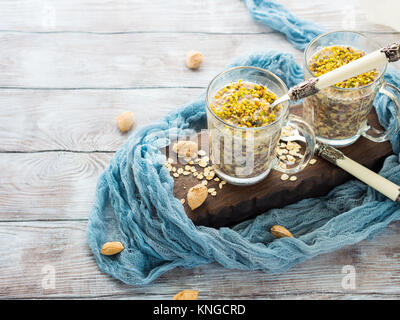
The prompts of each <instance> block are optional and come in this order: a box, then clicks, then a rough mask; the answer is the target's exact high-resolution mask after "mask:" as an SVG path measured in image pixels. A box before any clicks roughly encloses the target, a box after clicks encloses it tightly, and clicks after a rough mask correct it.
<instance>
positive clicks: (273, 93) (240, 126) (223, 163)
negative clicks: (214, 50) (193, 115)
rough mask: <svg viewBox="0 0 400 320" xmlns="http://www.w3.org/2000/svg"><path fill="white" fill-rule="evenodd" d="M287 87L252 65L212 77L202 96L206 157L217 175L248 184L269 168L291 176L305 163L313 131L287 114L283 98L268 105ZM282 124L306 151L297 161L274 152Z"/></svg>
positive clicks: (264, 174)
mask: <svg viewBox="0 0 400 320" xmlns="http://www.w3.org/2000/svg"><path fill="white" fill-rule="evenodd" d="M287 90H288V89H287V87H286V85H285V84H284V83H283V82H282V80H281V79H279V78H278V77H277V76H276V75H274V74H273V73H271V72H269V71H267V70H264V69H261V68H255V67H245V66H241V67H234V68H231V69H229V70H227V71H224V72H222V73H220V74H219V75H217V76H216V77H215V78H214V79H213V80H212V81H211V83H210V84H209V86H208V89H207V94H206V105H207V123H208V130H209V137H210V159H211V162H212V164H213V168H214V170H215V172H216V173H217V174H218V175H219V176H220V177H221V178H223V179H224V180H226V181H227V182H229V183H231V184H236V185H250V184H254V183H257V182H259V181H261V180H262V179H264V178H265V177H266V176H267V175H268V173H269V172H270V170H271V169H272V168H274V169H277V170H279V171H281V172H285V173H289V174H292V173H295V172H298V171H300V170H302V169H303V168H304V167H305V166H306V165H307V163H308V162H309V160H310V159H311V158H312V157H313V154H314V146H315V137H314V133H313V130H312V129H311V127H310V126H309V125H308V124H307V122H306V121H304V120H303V119H301V118H300V117H297V116H295V115H292V114H289V104H288V102H285V103H282V104H281V105H278V106H277V107H276V108H274V109H272V108H271V107H270V105H271V104H272V102H273V101H275V99H277V97H278V96H281V95H284V94H285V93H286V92H287ZM283 127H285V128H286V127H287V128H292V129H290V130H295V132H296V133H298V136H297V138H294V139H299V140H300V141H302V143H303V144H304V149H305V151H304V154H302V155H301V157H299V158H297V159H295V157H294V155H295V154H293V156H291V159H290V160H296V161H289V163H287V164H282V162H279V157H280V156H282V154H278V153H277V151H279V141H280V138H281V133H282V132H281V131H282V128H283ZM287 143H292V144H294V142H293V141H289V142H287ZM294 151H296V150H294ZM285 158H286V156H285ZM292 158H293V159H292Z"/></svg>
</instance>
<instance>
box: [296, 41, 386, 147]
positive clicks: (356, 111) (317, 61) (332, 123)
mask: <svg viewBox="0 0 400 320" xmlns="http://www.w3.org/2000/svg"><path fill="white" fill-rule="evenodd" d="M364 55H365V52H363V51H361V50H357V49H354V48H352V47H349V46H331V47H324V48H323V49H321V50H319V51H317V52H316V53H315V54H314V55H313V56H312V57H311V59H310V60H309V61H308V68H309V71H306V73H305V78H306V79H307V78H310V77H312V76H314V77H318V76H320V75H322V74H324V73H327V72H329V71H331V70H334V69H336V68H338V67H341V66H343V65H345V64H347V63H349V62H351V61H354V60H356V59H359V58H361V57H362V56H364ZM310 72H311V73H310ZM378 76H379V74H378V71H377V70H376V69H373V70H371V71H368V72H365V73H363V74H360V75H358V76H356V77H353V78H350V79H347V80H344V81H342V82H340V83H337V84H336V85H335V86H332V87H329V88H326V89H323V90H321V91H319V92H318V93H316V94H314V95H312V96H309V97H307V98H305V99H304V109H303V110H304V111H303V112H304V114H303V116H304V119H305V120H306V121H307V122H308V123H309V124H310V125H311V126H312V127H313V129H314V131H315V134H316V136H317V138H318V137H319V138H323V139H328V140H344V139H349V138H352V137H354V136H357V135H359V132H360V130H362V129H363V128H364V127H365V125H366V123H367V117H368V114H369V113H370V111H371V108H372V106H373V100H374V98H375V94H376V91H377V84H376V83H374V81H375V80H376V79H377V78H378Z"/></svg>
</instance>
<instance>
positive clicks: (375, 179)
mask: <svg viewBox="0 0 400 320" xmlns="http://www.w3.org/2000/svg"><path fill="white" fill-rule="evenodd" d="M336 165H337V166H338V167H340V168H342V169H343V170H345V171H347V172H348V173H350V174H352V175H353V176H355V177H356V178H357V179H359V180H361V181H362V182H364V183H366V184H367V185H369V186H371V187H372V188H374V189H375V190H377V191H379V192H380V193H382V194H383V195H385V196H386V197H388V198H389V199H391V200H393V201H399V190H400V187H399V186H398V185H397V184H395V183H393V182H392V181H389V180H388V179H386V178H384V177H382V176H380V175H379V174H377V173H375V172H373V171H372V170H369V169H368V168H366V167H364V166H363V165H361V164H359V163H358V162H356V161H354V160H351V159H350V158H348V157H346V156H344V158H343V159H339V160H337V162H336Z"/></svg>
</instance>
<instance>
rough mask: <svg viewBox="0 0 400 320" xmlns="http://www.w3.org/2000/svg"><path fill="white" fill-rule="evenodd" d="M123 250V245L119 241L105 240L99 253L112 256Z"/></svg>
mask: <svg viewBox="0 0 400 320" xmlns="http://www.w3.org/2000/svg"><path fill="white" fill-rule="evenodd" d="M122 250H124V246H123V244H122V243H121V242H119V241H112V242H106V243H105V244H103V246H102V247H101V250H100V253H101V254H104V255H106V256H112V255H114V254H117V253H119V252H121V251H122Z"/></svg>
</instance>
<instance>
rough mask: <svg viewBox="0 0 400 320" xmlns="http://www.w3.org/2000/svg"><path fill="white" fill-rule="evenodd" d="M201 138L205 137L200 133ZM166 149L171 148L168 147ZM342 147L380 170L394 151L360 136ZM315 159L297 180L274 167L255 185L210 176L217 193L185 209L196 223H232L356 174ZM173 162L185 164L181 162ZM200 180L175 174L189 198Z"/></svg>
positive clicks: (179, 194)
mask: <svg viewBox="0 0 400 320" xmlns="http://www.w3.org/2000/svg"><path fill="white" fill-rule="evenodd" d="M293 110H294V113H297V114H299V113H300V114H301V106H296V107H294V109H293ZM369 121H370V122H375V123H376V122H377V121H378V120H377V116H376V114H375V113H371V115H370V118H369ZM203 134H204V133H203ZM203 138H204V137H203ZM198 139H202V137H201V136H200V134H199V136H198ZM166 151H167V152H168V148H167V150H166ZM341 151H343V153H344V154H345V155H347V156H348V157H349V158H351V159H353V160H355V161H357V162H359V163H361V164H363V165H364V166H366V167H368V168H370V169H372V170H374V171H378V170H379V169H380V168H381V167H382V164H383V161H384V159H385V158H386V157H387V156H389V155H391V154H392V147H391V145H390V143H389V142H383V143H374V142H372V141H369V140H367V139H365V138H363V137H361V138H360V139H358V141H356V142H355V143H354V144H353V145H351V146H348V147H345V148H342V149H341ZM315 159H317V162H316V163H315V164H314V165H308V166H307V167H306V168H305V169H304V170H303V171H301V172H298V173H296V176H297V178H298V179H297V181H289V180H286V181H282V180H281V179H280V177H281V175H282V173H280V172H278V171H275V170H271V172H270V174H269V175H268V177H267V178H265V179H264V180H263V181H261V182H259V183H257V184H255V185H252V186H245V187H244V186H235V185H230V184H226V185H224V186H223V188H222V190H220V189H219V188H218V184H219V182H215V181H214V180H210V181H208V185H207V187H208V188H212V187H214V188H216V190H217V196H215V197H214V196H211V195H208V197H207V199H206V201H205V202H204V203H203V204H202V205H201V206H200V207H199V208H197V209H195V210H194V211H192V210H191V209H190V207H189V206H188V205H187V201H186V202H185V204H184V208H185V211H186V213H187V215H188V217H189V218H190V219H191V220H192V221H193V222H194V223H195V224H197V225H205V226H210V227H221V226H231V225H233V224H236V223H238V222H241V221H244V220H246V219H249V218H253V217H255V216H257V215H259V214H261V213H263V212H265V211H267V210H269V209H272V208H281V207H284V206H286V205H288V204H291V203H295V202H297V201H299V200H302V199H305V198H311V197H319V196H323V195H326V194H327V193H328V192H329V191H330V190H332V189H333V188H334V187H336V186H338V185H340V184H342V183H344V182H346V181H348V180H350V179H352V178H353V177H352V176H351V175H350V174H348V173H347V172H345V171H343V170H342V169H340V168H338V167H336V166H335V165H333V164H331V163H329V162H327V161H325V160H323V159H322V158H319V157H317V156H315ZM174 166H176V167H177V168H179V167H184V165H182V164H179V163H178V164H174ZM196 167H197V168H198V169H202V168H200V167H198V166H196ZM198 183H200V180H198V179H197V178H196V177H194V176H193V175H192V174H190V175H187V176H184V175H180V176H179V177H178V178H175V184H174V195H175V197H176V198H178V199H182V198H184V199H186V195H187V191H188V190H189V189H190V188H191V187H192V186H194V185H196V184H198Z"/></svg>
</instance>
